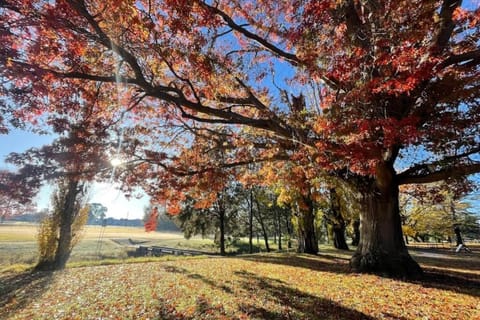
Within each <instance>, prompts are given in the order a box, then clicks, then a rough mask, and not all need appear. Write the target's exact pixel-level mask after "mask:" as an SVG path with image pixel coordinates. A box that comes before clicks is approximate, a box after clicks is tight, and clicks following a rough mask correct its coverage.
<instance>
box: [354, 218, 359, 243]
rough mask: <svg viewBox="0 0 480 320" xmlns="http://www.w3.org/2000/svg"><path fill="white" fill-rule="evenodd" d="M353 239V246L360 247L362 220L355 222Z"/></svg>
mask: <svg viewBox="0 0 480 320" xmlns="http://www.w3.org/2000/svg"><path fill="white" fill-rule="evenodd" d="M352 227H353V238H352V246H358V243H359V242H360V220H355V221H353V225H352Z"/></svg>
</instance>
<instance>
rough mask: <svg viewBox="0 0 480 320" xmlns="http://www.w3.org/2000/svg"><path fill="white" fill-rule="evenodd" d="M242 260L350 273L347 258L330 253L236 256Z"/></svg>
mask: <svg viewBox="0 0 480 320" xmlns="http://www.w3.org/2000/svg"><path fill="white" fill-rule="evenodd" d="M238 258H240V259H243V260H248V261H255V262H262V263H271V264H276V265H285V266H290V267H299V268H305V269H310V270H313V271H325V272H335V273H352V272H351V270H350V266H349V260H348V259H344V258H339V257H335V256H332V255H323V254H319V255H316V256H314V255H303V254H283V255H268V254H266V255H249V256H243V257H238Z"/></svg>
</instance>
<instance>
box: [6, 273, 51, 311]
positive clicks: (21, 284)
mask: <svg viewBox="0 0 480 320" xmlns="http://www.w3.org/2000/svg"><path fill="white" fill-rule="evenodd" d="M52 279H53V272H50V271H27V272H22V273H7V274H0V310H2V312H1V313H0V319H7V318H8V317H10V316H11V315H13V314H15V312H17V311H18V310H21V309H23V308H24V307H26V306H27V305H28V304H30V303H31V302H33V301H34V300H35V298H37V297H39V296H40V295H42V293H44V292H45V291H46V290H48V287H49V284H50V283H51V281H52Z"/></svg>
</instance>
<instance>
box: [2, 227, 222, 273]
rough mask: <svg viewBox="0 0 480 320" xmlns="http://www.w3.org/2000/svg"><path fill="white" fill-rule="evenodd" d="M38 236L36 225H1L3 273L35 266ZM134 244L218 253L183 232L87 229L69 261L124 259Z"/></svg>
mask: <svg viewBox="0 0 480 320" xmlns="http://www.w3.org/2000/svg"><path fill="white" fill-rule="evenodd" d="M102 233H103V234H102ZM36 234H37V225H34V224H0V270H2V268H7V267H9V266H12V265H16V264H27V265H28V264H33V263H35V261H36V260H37V244H36V240H35V236H36ZM133 243H141V244H143V245H161V246H169V247H179V248H190V249H199V250H203V251H212V252H214V251H215V250H216V249H215V246H214V245H213V241H212V240H209V239H201V238H200V237H195V238H193V239H190V240H186V239H185V238H184V237H183V235H182V234H181V233H162V232H150V233H147V232H145V230H144V229H143V228H133V227H118V226H107V227H105V228H102V227H100V226H86V227H85V229H84V230H83V233H82V237H81V241H80V242H79V244H78V245H77V246H76V247H75V248H74V250H73V252H72V257H71V260H70V261H71V262H73V263H74V262H78V261H85V260H99V259H114V258H117V259H118V258H120V259H125V258H127V251H128V250H132V249H131V247H130V246H131V245H132V244H133Z"/></svg>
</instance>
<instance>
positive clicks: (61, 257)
mask: <svg viewBox="0 0 480 320" xmlns="http://www.w3.org/2000/svg"><path fill="white" fill-rule="evenodd" d="M79 192H80V190H79V188H78V181H76V180H70V181H69V182H68V191H67V195H66V197H65V204H64V206H63V208H64V209H63V214H62V217H61V220H60V234H59V238H58V247H57V252H56V253H55V270H61V269H64V268H65V265H66V264H67V261H68V259H69V258H70V254H71V253H72V238H73V235H72V224H73V221H74V219H75V214H76V212H75V211H76V210H75V203H76V199H77V195H78V193H79Z"/></svg>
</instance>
